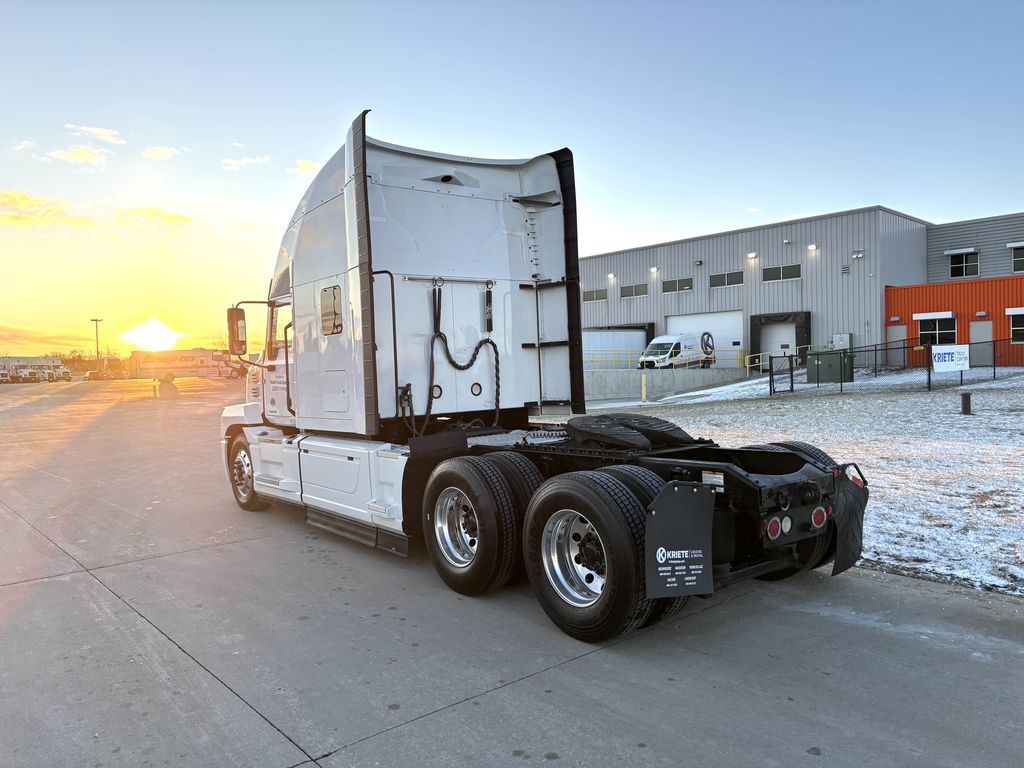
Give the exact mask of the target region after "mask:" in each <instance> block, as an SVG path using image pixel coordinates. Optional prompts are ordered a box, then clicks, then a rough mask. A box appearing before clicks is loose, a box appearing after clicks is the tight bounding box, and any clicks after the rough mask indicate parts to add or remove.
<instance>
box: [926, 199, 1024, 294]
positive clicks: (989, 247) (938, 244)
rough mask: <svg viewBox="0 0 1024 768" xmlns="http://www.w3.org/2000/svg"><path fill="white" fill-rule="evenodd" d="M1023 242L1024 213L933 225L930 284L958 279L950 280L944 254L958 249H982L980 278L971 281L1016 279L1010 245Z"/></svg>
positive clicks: (930, 241) (946, 258)
mask: <svg viewBox="0 0 1024 768" xmlns="http://www.w3.org/2000/svg"><path fill="white" fill-rule="evenodd" d="M1021 240H1024V213H1011V214H1008V215H1006V216H991V217H988V218H985V219H970V220H969V221H954V222H951V223H949V224H933V225H931V226H930V227H928V276H927V278H926V279H927V282H929V283H934V282H941V281H949V280H950V279H954V278H950V276H949V256H946V255H945V254H943V251H946V250H951V249H954V248H977V249H978V277H977V278H967V279H970V280H977V279H979V278H985V277H1003V276H1005V275H1012V274H1013V271H1012V267H1011V264H1012V259H1013V257H1012V252H1011V251H1010V249H1009V248H1007V247H1006V244H1007V243H1015V242H1018V241H1021ZM955 279H958V280H959V279H961V278H955Z"/></svg>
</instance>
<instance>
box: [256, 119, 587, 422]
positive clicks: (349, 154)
mask: <svg viewBox="0 0 1024 768" xmlns="http://www.w3.org/2000/svg"><path fill="white" fill-rule="evenodd" d="M363 125H364V117H363V116H360V118H359V119H357V120H356V122H355V124H354V125H353V128H352V130H350V131H349V135H348V139H347V141H346V144H345V147H343V148H342V149H341V150H339V152H337V153H336V154H335V155H334V157H332V158H331V159H330V160H329V161H328V163H327V164H326V165H325V166H324V167H323V169H322V170H321V171H320V173H319V174H318V175H317V177H316V178H315V179H314V181H313V182H312V184H311V185H310V187H309V189H308V190H307V191H306V194H305V195H304V196H303V199H302V201H301V202H300V204H299V206H298V207H297V209H296V211H295V214H294V216H293V217H292V221H291V223H290V225H289V227H288V230H287V232H286V233H285V236H284V238H283V241H282V244H281V250H280V253H279V257H278V262H277V265H276V268H275V274H274V277H273V279H272V280H271V286H270V291H269V298H270V299H271V300H272V301H278V302H287V301H289V299H290V301H291V303H292V312H293V323H294V327H293V329H292V334H293V335H292V349H293V360H292V361H291V363H290V370H288V371H285V370H284V361H283V359H282V360H280V361H279V364H278V365H276V366H275V367H274V369H273V370H272V371H271V372H269V373H268V376H267V384H268V385H269V386H270V387H271V388H274V387H275V386H276V387H277V389H278V391H279V393H281V394H282V395H283V389H284V385H285V382H284V378H285V377H286V376H287V378H288V379H289V382H288V384H289V387H290V389H291V392H290V393H289V394H290V396H291V397H290V398H289V399H290V402H291V406H290V407H291V409H292V410H294V414H291V413H290V411H287V410H286V409H285V408H284V407H283V405H284V402H285V400H286V398H285V397H283V396H282V397H278V398H275V401H276V402H275V403H274V404H273V406H272V407H270V408H268V410H267V414H268V417H269V418H270V419H271V421H273V422H274V423H280V424H284V425H294V426H296V427H298V428H299V429H311V430H318V431H325V432H341V433H347V434H362V435H375V434H379V433H380V431H381V425H382V422H383V423H386V422H388V421H395V420H397V419H398V418H399V417H400V416H401V414H400V411H401V409H402V404H401V403H400V401H399V397H398V396H397V393H396V390H400V389H402V388H405V387H408V390H407V391H408V393H409V400H411V410H412V414H410V419H411V418H412V416H415V417H420V418H421V419H422V417H423V415H424V414H425V413H426V410H427V401H428V398H432V402H431V404H430V410H431V412H432V413H433V415H435V416H443V415H446V414H466V413H474V412H491V411H494V410H495V409H496V407H500V409H501V410H502V411H506V410H510V409H521V410H525V409H530V408H533V409H537V408H539V407H541V406H542V405H543V404H549V405H550V404H556V403H557V404H560V405H569V404H571V403H575V404H576V405H577V406H578V407H580V408H581V406H582V391H581V389H582V388H581V382H580V381H579V378H580V377H579V376H575V375H574V374H573V371H574V368H573V365H574V363H573V358H574V357H577V358H578V353H579V322H578V285H577V284H576V282H575V280H576V275H575V272H574V270H575V264H576V254H575V201H574V199H569V198H571V197H572V190H571V188H570V189H569V190H568V193H569V194H568V195H567V194H566V190H565V189H564V188H563V186H564V185H565V184H566V182H567V180H568V182H569V183H571V173H572V167H571V155H569V154H568V152H567V151H563V152H562V153H560V154H558V156H557V158H556V157H555V156H551V155H542V156H540V157H537V158H533V159H530V160H481V159H478V158H470V157H457V156H453V155H443V154H439V153H435V152H424V151H421V150H414V149H409V148H406V147H399V146H396V145H393V144H386V143H383V142H378V141H375V140H373V139H369V138H365V139H364V138H363ZM567 202H568V203H569V206H570V207H571V208H572V210H571V212H570V211H568V210H566V209H567V205H566V203H567ZM570 230H571V231H570ZM570 248H571V249H572V254H571V256H572V258H571V259H570V258H567V255H568V250H569V249H570ZM567 264H570V266H571V269H567ZM570 271H572V272H573V273H572V274H567V273H568V272H570ZM567 278H568V280H567ZM435 289H437V290H435ZM339 298H340V300H339ZM437 302H439V304H440V307H439V311H440V318H439V319H440V324H439V327H438V328H435V320H434V312H435V303H437ZM336 315H337V317H335V316H336ZM396 325H397V328H398V329H400V331H397V332H396ZM438 329H439V330H440V331H441V332H442V333H444V334H445V336H446V337H447V340H448V343H449V344H450V352H451V355H452V357H453V358H454V359H455V360H456V361H458V362H460V363H464V362H466V361H467V360H468V359H469V358H470V356H471V354H472V353H473V351H474V349H475V348H476V346H477V345H478V344H479V342H480V341H481V340H482V339H485V338H486V339H491V340H492V341H493V342H494V345H495V347H496V350H497V358H498V359H497V360H495V355H494V353H493V350H492V349H491V348H487V349H485V350H483V351H482V352H481V353H480V354H479V356H478V358H477V361H476V363H475V365H474V366H473V367H472V368H471V369H469V370H465V371H462V370H457V369H456V368H455V367H454V366H451V365H449V364H447V363H446V362H445V359H444V355H443V354H442V352H441V350H440V342H437V343H438V347H437V348H436V349H435V357H436V361H435V365H434V368H433V373H432V372H431V366H430V357H431V338H432V336H433V334H434V332H435V330H438ZM268 362H272V361H268ZM575 365H576V367H577V368H578V367H580V362H579V360H578V359H577V361H576V363H575ZM396 384H397V386H396ZM499 393H500V395H499ZM499 396H500V400H499ZM268 405H270V403H269V402H268ZM405 406H406V408H407V409H408V408H409V407H410V406H409V404H408V401H407V402H406V403H405Z"/></svg>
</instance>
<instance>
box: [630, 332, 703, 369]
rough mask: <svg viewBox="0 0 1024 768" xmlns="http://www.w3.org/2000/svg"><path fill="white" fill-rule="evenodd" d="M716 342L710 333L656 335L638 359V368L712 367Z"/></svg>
mask: <svg viewBox="0 0 1024 768" xmlns="http://www.w3.org/2000/svg"><path fill="white" fill-rule="evenodd" d="M714 359H715V342H714V339H713V338H712V336H711V334H710V333H704V334H702V335H701V336H700V337H698V336H696V335H694V334H692V333H680V334H678V335H672V336H656V337H655V338H654V339H653V340H652V341H651V343H650V344H648V345H647V349H645V350H644V351H643V352H642V353H641V355H640V359H639V360H638V361H637V364H636V367H637V368H710V367H711V364H712V363H713V362H714Z"/></svg>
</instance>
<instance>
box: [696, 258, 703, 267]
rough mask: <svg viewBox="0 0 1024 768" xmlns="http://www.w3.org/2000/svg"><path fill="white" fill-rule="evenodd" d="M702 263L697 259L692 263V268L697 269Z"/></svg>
mask: <svg viewBox="0 0 1024 768" xmlns="http://www.w3.org/2000/svg"><path fill="white" fill-rule="evenodd" d="M703 263H704V262H703V261H701V260H700V259H697V260H696V261H695V262H693V266H695V267H699V266H700V265H701V264H703Z"/></svg>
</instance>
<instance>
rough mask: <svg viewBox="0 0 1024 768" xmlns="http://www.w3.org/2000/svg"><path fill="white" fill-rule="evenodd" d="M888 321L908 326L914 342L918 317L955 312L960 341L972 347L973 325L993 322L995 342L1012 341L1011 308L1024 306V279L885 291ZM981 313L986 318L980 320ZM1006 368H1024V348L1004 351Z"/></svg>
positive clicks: (1020, 346)
mask: <svg viewBox="0 0 1024 768" xmlns="http://www.w3.org/2000/svg"><path fill="white" fill-rule="evenodd" d="M885 303H886V317H888V318H893V317H898V318H899V320H890V321H889V325H905V326H906V327H907V335H908V336H909V337H910V338H914V337H916V336H918V334H919V330H918V324H917V322H916V321H915V320H914V319H913V316H914V314H915V313H921V312H952V313H953V314H954V315H955V316H956V340H957V343H958V344H968V343H970V342H971V341H977V339H971V332H970V327H971V322H973V321H979V320H990V321H991V322H992V339H993V340H995V341H997V342H998V341H1000V340H1003V339H1009V338H1010V317H1009V315H1007V314H1006V309H1007V308H1008V307H1021V306H1024V276H1021V277H998V278H982V279H977V280H957V281H954V282H944V283H926V284H924V285H909V286H901V287H896V288H887V289H886V291H885ZM979 312H984V313H985V314H984V315H982V316H981V317H979V316H978V313H979ZM1003 354H1004V359H1003V364H1012V365H1024V345H1021V344H1014V345H1009V346H1006V345H1004V347H1003Z"/></svg>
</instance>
